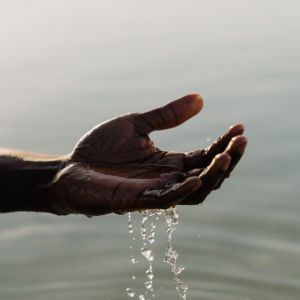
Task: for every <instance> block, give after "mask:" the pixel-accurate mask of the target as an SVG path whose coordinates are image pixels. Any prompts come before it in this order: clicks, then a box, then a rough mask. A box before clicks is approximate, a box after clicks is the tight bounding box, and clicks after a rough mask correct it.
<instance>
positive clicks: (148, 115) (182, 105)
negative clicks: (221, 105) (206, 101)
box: [136, 94, 203, 134]
mask: <svg viewBox="0 0 300 300" xmlns="http://www.w3.org/2000/svg"><path fill="white" fill-rule="evenodd" d="M202 107H203V100H202V98H201V96H199V95H198V94H191V95H188V96H185V97H183V98H180V99H178V100H175V101H173V102H170V103H168V104H167V105H165V106H162V107H159V108H156V109H154V110H151V111H148V112H145V113H141V114H137V115H136V121H137V124H138V126H139V128H141V129H142V131H143V132H144V133H146V134H147V133H150V132H151V131H154V130H162V129H168V128H172V127H175V126H178V125H180V124H182V123H183V122H185V121H187V120H188V119H190V118H191V117H193V116H194V115H196V114H197V113H198V112H199V111H200V110H201V109H202Z"/></svg>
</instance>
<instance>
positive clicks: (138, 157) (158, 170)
mask: <svg viewBox="0 0 300 300" xmlns="http://www.w3.org/2000/svg"><path fill="white" fill-rule="evenodd" d="M202 106H203V101H202V98H201V97H200V96H199V95H196V94H192V95H188V96H185V97H183V98H181V99H179V100H176V101H173V102H171V103H169V104H167V105H165V106H163V107H161V108H158V109H154V110H152V111H149V112H146V113H133V114H128V115H124V116H121V117H117V118H115V119H112V120H109V121H107V122H105V123H102V124H99V125H97V126H96V127H94V128H93V129H92V130H90V131H89V132H88V133H86V134H85V135H84V136H83V137H82V138H81V139H80V140H79V142H78V143H77V145H76V146H75V148H74V150H73V151H72V153H71V154H69V155H67V156H64V157H60V158H57V157H54V158H48V159H47V158H44V159H41V158H40V159H38V158H36V159H35V161H37V162H36V163H37V165H38V166H39V167H40V166H41V165H43V166H44V165H45V167H44V169H43V167H42V170H43V171H42V172H43V174H46V175H45V180H44V181H42V182H38V184H37V185H38V186H39V189H38V190H39V192H38V193H35V192H33V193H32V196H29V197H28V199H29V200H28V203H29V205H28V207H27V208H26V207H25V208H24V205H25V206H26V203H25V204H23V208H20V209H18V208H15V209H13V210H33V211H46V212H52V213H56V214H69V213H81V214H86V215H90V216H94V215H103V214H108V213H112V212H115V213H125V212H128V211H136V210H144V209H166V208H168V207H171V206H175V205H195V204H200V203H202V202H203V201H204V200H205V198H206V197H207V195H208V194H209V193H210V192H211V191H213V190H215V189H218V188H219V187H220V186H221V184H222V183H223V181H224V180H225V179H226V178H228V177H229V175H230V173H231V172H232V170H233V169H234V168H235V166H236V164H237V163H238V161H239V160H240V158H241V157H242V155H243V153H244V151H245V148H246V144H247V139H246V137H245V136H243V132H244V127H243V125H241V124H237V125H234V126H232V127H230V129H229V130H228V131H226V132H225V133H224V134H223V135H222V136H221V137H220V138H219V139H218V140H217V141H215V142H214V143H213V144H212V145H211V146H210V147H209V148H206V149H202V150H195V151H192V152H188V153H179V152H171V151H162V150H160V149H158V148H156V147H155V146H154V143H153V142H152V141H151V139H150V138H149V134H150V133H151V132H152V131H154V130H163V129H168V128H172V127H175V126H178V125H180V124H182V123H183V122H185V121H187V120H188V119H189V118H191V117H192V116H194V115H196V114H197V113H198V112H200V110H201V109H202ZM0 154H1V153H0ZM20 156H21V155H19V157H20ZM2 157H3V156H2ZM16 157H17V158H16V159H17V160H18V159H19V158H18V155H16ZM30 160H31V161H32V159H31V158H27V160H26V159H24V157H23V158H22V159H21V161H22V163H24V161H25V162H26V161H30ZM51 161H53V164H52V163H51ZM0 163H1V157H0ZM49 164H50V167H49ZM30 165H32V164H30ZM0 167H1V164H0ZM35 168H36V165H35V164H34V168H33V169H35ZM15 169H16V168H14V170H15ZM48 173H49V174H48ZM40 177H41V176H40ZM40 177H39V178H40ZM33 185H34V184H33ZM41 198H44V199H46V200H44V201H43V202H42V201H41V200H40V199H41ZM23 202H26V201H23ZM16 206H18V205H17V204H16ZM11 210H12V209H11ZM11 210H10V209H6V210H5V211H11Z"/></svg>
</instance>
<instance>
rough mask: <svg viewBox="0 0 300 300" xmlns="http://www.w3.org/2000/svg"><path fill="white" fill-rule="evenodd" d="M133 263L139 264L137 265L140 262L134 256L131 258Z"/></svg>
mask: <svg viewBox="0 0 300 300" xmlns="http://www.w3.org/2000/svg"><path fill="white" fill-rule="evenodd" d="M131 262H132V263H133V264H137V263H138V261H137V259H136V258H135V256H134V255H132V256H131Z"/></svg>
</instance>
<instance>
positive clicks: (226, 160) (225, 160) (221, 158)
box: [215, 152, 231, 172]
mask: <svg viewBox="0 0 300 300" xmlns="http://www.w3.org/2000/svg"><path fill="white" fill-rule="evenodd" d="M215 163H216V164H218V165H219V167H220V168H221V169H222V171H224V172H225V171H227V169H228V168H229V165H230V163H231V156H230V155H229V154H227V153H225V152H224V153H221V154H218V155H217V156H216V157H215Z"/></svg>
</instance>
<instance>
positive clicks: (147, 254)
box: [141, 247, 154, 261]
mask: <svg viewBox="0 0 300 300" xmlns="http://www.w3.org/2000/svg"><path fill="white" fill-rule="evenodd" d="M141 253H142V254H143V256H144V257H145V258H146V259H147V260H148V261H153V259H154V256H153V255H152V250H151V249H149V248H147V247H143V248H141Z"/></svg>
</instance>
